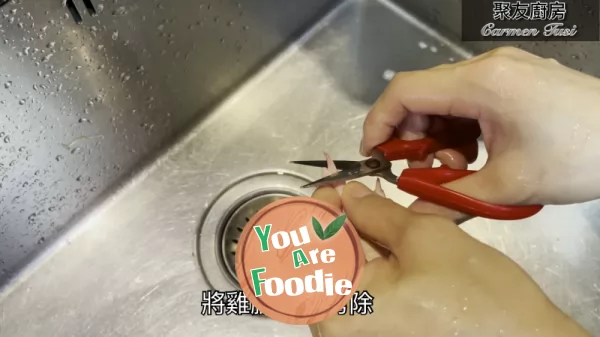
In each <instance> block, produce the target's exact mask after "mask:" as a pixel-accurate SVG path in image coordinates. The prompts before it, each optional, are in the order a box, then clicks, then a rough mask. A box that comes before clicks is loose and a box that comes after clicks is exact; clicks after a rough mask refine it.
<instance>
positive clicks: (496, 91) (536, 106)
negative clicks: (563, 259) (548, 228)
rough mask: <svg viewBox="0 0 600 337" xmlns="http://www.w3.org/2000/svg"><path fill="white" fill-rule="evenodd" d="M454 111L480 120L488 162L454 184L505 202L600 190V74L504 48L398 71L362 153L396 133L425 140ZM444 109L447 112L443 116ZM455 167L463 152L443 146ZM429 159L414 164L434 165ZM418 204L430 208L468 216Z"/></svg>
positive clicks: (586, 196) (584, 197) (546, 200)
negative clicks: (430, 65) (464, 58)
mask: <svg viewBox="0 0 600 337" xmlns="http://www.w3.org/2000/svg"><path fill="white" fill-rule="evenodd" d="M432 116H436V121H437V122H440V121H441V122H442V123H436V124H443V122H444V117H448V116H452V117H460V118H467V119H472V120H474V121H476V122H478V123H479V125H480V127H481V130H482V134H483V140H484V143H485V146H486V148H487V152H488V153H489V157H488V161H487V163H486V165H485V166H484V168H483V169H482V170H481V171H480V172H478V173H476V174H473V175H470V176H468V177H466V178H463V179H461V180H457V181H454V182H452V183H449V184H447V185H444V186H445V187H447V188H450V189H452V190H455V191H457V192H460V193H463V194H466V195H469V196H471V197H474V198H477V199H480V200H483V201H487V202H490V203H496V204H569V203H577V202H583V201H589V200H593V199H596V198H600V170H598V167H600V153H599V152H598V148H600V80H599V79H597V78H595V77H592V76H588V75H586V74H583V73H580V72H577V71H575V70H572V69H570V68H567V67H565V66H562V65H560V64H559V63H557V62H556V61H554V60H551V59H544V58H540V57H538V56H535V55H533V54H530V53H527V52H525V51H522V50H519V49H516V48H511V47H503V48H499V49H496V50H493V51H490V52H488V53H485V54H482V55H480V56H478V57H475V58H473V59H470V60H467V61H464V62H459V63H456V64H452V65H442V66H439V67H435V68H432V69H429V70H424V71H412V72H404V73H398V74H397V75H396V76H395V77H394V79H393V80H392V81H391V83H390V84H389V86H388V87H387V89H386V90H385V92H384V93H383V94H382V95H381V97H380V98H379V99H378V100H377V102H376V103H375V105H374V106H373V108H372V110H371V111H370V112H369V114H368V115H367V118H366V120H365V123H364V130H363V131H364V135H363V139H362V145H361V153H362V154H363V155H368V154H369V153H370V151H371V150H372V149H373V148H374V147H375V146H376V145H378V144H380V143H383V142H385V141H386V140H388V139H389V138H390V137H393V136H394V135H396V136H398V137H402V138H404V139H418V138H421V137H423V136H424V134H425V133H426V132H427V129H428V128H429V127H430V126H431V124H432V123H431V121H432ZM440 117H442V118H440ZM436 157H437V158H438V159H439V160H440V161H441V162H442V163H445V164H447V165H449V166H450V167H453V168H460V169H464V168H465V167H466V165H467V164H466V161H465V159H464V157H463V156H461V155H460V154H459V153H458V152H456V151H452V150H451V151H442V152H440V153H437V154H436ZM432 162H433V156H432V157H431V158H429V159H428V160H426V161H425V162H419V163H416V162H413V163H409V165H410V166H411V167H428V166H431V165H432ZM431 206H432V205H426V204H424V203H419V202H417V203H416V204H415V205H413V206H412V208H414V209H417V210H419V211H424V212H427V213H436V214H444V215H448V216H450V217H452V218H460V217H461V216H460V215H458V214H456V213H454V214H452V211H449V210H445V209H442V208H441V207H436V206H433V207H431Z"/></svg>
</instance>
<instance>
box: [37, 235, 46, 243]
mask: <svg viewBox="0 0 600 337" xmlns="http://www.w3.org/2000/svg"><path fill="white" fill-rule="evenodd" d="M45 241H46V238H44V237H43V236H42V237H41V238H40V239H39V240H38V245H41V244H42V243H44V242H45Z"/></svg>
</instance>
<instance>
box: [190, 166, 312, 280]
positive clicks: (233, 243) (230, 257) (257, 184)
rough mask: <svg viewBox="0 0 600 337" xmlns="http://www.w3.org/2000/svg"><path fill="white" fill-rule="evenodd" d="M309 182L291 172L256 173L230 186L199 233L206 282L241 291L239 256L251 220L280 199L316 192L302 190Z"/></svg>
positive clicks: (201, 259)
mask: <svg viewBox="0 0 600 337" xmlns="http://www.w3.org/2000/svg"><path fill="white" fill-rule="evenodd" d="M308 182H309V179H306V178H303V177H299V176H297V175H294V174H291V173H287V172H273V173H271V172H269V173H261V174H256V175H253V176H250V177H247V178H244V179H242V180H240V181H238V182H236V183H234V184H233V185H231V186H229V187H228V188H227V189H226V190H225V191H224V192H223V193H221V195H219V196H218V197H217V199H216V200H215V201H214V202H213V204H212V205H210V206H209V208H208V209H207V210H206V213H205V216H204V217H203V220H202V223H201V227H200V230H199V232H198V240H197V250H198V254H197V256H198V258H199V262H200V267H201V268H202V272H203V274H204V276H205V278H206V280H207V281H208V282H209V283H210V285H211V286H212V287H213V288H214V289H217V290H220V291H231V290H236V289H239V284H238V282H237V276H236V273H235V253H236V248H237V242H238V239H239V238H240V235H241V234H242V230H243V229H244V226H246V224H247V223H248V221H249V220H250V218H252V216H254V214H256V213H257V212H258V211H259V210H260V209H262V208H263V207H265V206H267V205H268V204H270V203H272V202H274V201H277V200H279V199H282V198H286V197H290V196H301V195H310V194H311V193H312V192H313V190H314V189H302V190H300V186H302V185H305V184H306V183H308Z"/></svg>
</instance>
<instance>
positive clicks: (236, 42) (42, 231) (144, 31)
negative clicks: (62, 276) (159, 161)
mask: <svg viewBox="0 0 600 337" xmlns="http://www.w3.org/2000/svg"><path fill="white" fill-rule="evenodd" d="M0 2H4V1H0ZM63 3H64V4H65V5H64V6H63ZM69 3H70V2H68V1H61V0H35V1H29V0H24V1H20V0H19V1H11V2H9V3H7V4H6V5H4V6H3V7H2V8H0V112H1V113H0V135H1V137H0V186H1V187H0V285H1V284H3V283H5V282H6V281H7V280H8V278H9V277H10V276H11V275H12V274H13V273H14V272H15V271H17V270H19V269H20V268H21V267H23V266H24V265H25V264H26V263H27V262H29V261H30V259H31V257H32V255H36V254H37V253H38V252H39V251H40V249H43V248H44V247H46V246H47V243H48V242H49V241H52V239H53V238H55V237H56V236H57V234H58V233H60V232H61V231H63V230H64V229H65V228H67V227H68V225H67V224H68V223H69V222H72V223H74V222H77V219H73V216H74V215H76V214H78V213H80V212H83V211H85V210H86V209H89V208H90V207H91V206H93V205H92V203H93V202H94V200H98V198H99V197H100V199H102V197H103V196H102V194H103V192H106V193H104V196H106V195H107V194H111V193H112V191H109V190H107V189H108V188H109V187H110V186H114V185H115V184H119V183H120V182H125V181H127V180H128V177H129V174H130V173H134V172H135V171H138V170H139V169H140V168H141V166H142V164H143V160H144V159H146V158H152V157H154V156H155V155H156V152H157V151H158V150H159V149H161V148H163V147H164V146H165V145H166V144H168V143H170V142H171V141H172V137H173V136H174V135H176V134H178V133H180V132H181V131H182V130H183V129H185V128H189V126H188V125H190V124H193V123H194V122H196V121H197V120H198V119H199V118H202V117H203V116H205V115H206V114H207V113H208V112H209V111H210V109H211V107H212V106H213V105H214V104H215V103H216V102H217V101H218V100H220V99H222V98H223V97H224V96H226V95H227V94H228V93H229V92H230V91H231V90H232V89H233V88H234V85H237V84H239V83H240V81H241V80H243V79H245V78H246V77H248V76H249V75H250V74H252V73H253V72H255V71H256V69H257V68H258V67H260V66H261V65H263V64H264V62H265V60H267V59H268V58H270V57H272V55H273V54H274V53H276V52H278V51H279V49H280V48H282V47H284V46H285V45H286V44H287V43H288V42H289V41H290V40H293V39H294V38H295V37H296V36H297V35H298V34H299V33H301V32H302V31H303V30H305V28H306V26H307V25H309V24H310V23H312V21H313V20H316V19H318V18H320V17H321V16H322V14H323V12H326V10H327V9H328V8H329V7H330V4H331V1H322V0H302V1H297V0H285V1H281V0H261V1H245V0H240V1H224V0H223V1H158V0H147V1H146V0H144V1H136V0H114V1H113V0H110V1H108V0H91V3H92V4H93V6H94V9H95V10H96V13H97V15H95V16H91V15H90V13H89V11H88V10H87V9H86V6H85V5H84V1H83V0H74V1H73V2H72V3H73V5H75V7H76V8H77V9H78V10H79V15H80V16H81V19H82V21H81V23H80V24H77V23H76V17H75V16H74V15H73V13H72V12H71V11H70V10H69V7H68V6H66V4H69Z"/></svg>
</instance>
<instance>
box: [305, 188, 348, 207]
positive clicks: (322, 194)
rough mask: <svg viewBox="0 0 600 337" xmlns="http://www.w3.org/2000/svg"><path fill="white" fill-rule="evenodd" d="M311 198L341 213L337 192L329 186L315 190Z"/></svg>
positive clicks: (340, 200) (339, 198) (340, 201)
mask: <svg viewBox="0 0 600 337" xmlns="http://www.w3.org/2000/svg"><path fill="white" fill-rule="evenodd" d="M312 197H313V198H315V199H318V200H320V201H323V202H326V203H327V204H329V205H331V206H332V207H333V208H335V210H336V211H340V212H341V211H342V199H341V197H340V194H339V193H338V191H336V190H335V188H333V187H331V186H321V187H319V188H317V189H316V190H315V191H314V192H313V195H312Z"/></svg>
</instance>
